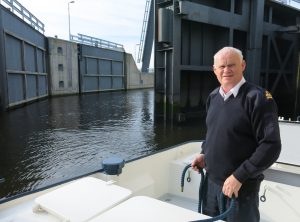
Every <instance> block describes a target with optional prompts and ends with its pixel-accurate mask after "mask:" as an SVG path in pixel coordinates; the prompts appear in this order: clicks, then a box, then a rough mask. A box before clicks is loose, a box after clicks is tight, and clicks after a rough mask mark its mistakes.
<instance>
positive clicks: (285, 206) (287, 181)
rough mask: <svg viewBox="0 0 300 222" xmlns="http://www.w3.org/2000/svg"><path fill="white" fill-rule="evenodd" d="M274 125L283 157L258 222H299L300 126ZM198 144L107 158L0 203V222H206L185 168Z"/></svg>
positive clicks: (272, 171) (263, 193)
mask: <svg viewBox="0 0 300 222" xmlns="http://www.w3.org/2000/svg"><path fill="white" fill-rule="evenodd" d="M279 125H280V133H281V137H282V152H281V155H280V157H279V159H278V161H277V162H276V163H274V164H273V165H272V166H271V167H270V168H269V169H267V170H266V171H265V173H264V174H265V180H264V181H263V182H262V185H261V190H260V200H261V201H260V213H261V221H262V222H277V221H278V222H279V221H280V222H282V221H289V222H293V221H294V222H296V221H300V207H299V204H300V156H299V155H300V152H299V150H298V151H297V149H299V140H298V137H299V135H300V123H299V122H292V121H280V124H279ZM202 142H203V141H188V142H186V143H182V144H178V145H176V146H173V147H169V148H166V149H164V150H162V151H158V152H156V153H154V154H151V155H147V156H144V157H141V158H138V159H135V160H132V161H129V162H126V163H125V164H124V160H122V158H121V157H112V158H108V159H107V160H104V161H103V166H104V169H103V170H101V171H99V172H96V173H93V174H91V175H88V176H84V177H82V178H77V179H75V180H72V181H68V182H65V183H62V184H59V185H56V186H53V187H50V188H47V189H45V190H41V191H37V192H34V193H31V194H29V195H23V196H20V197H18V198H14V199H11V200H9V201H6V202H2V203H1V204H0V221H1V222H15V221H20V222H21V221H22V222H27V221H30V222H37V221H49V222H50V221H64V222H66V221H69V222H73V221H75V222H83V221H89V222H104V221H105V222H116V221H126V222H127V221H128V222H129V221H136V222H137V221H139V222H140V221H143V222H148V221H149V222H150V221H151V222H152V221H156V222H160V221H161V222H167V221H172V222H174V221H175V222H186V221H198V220H199V221H200V220H207V219H208V218H210V217H208V216H206V215H203V214H201V213H198V196H199V195H198V191H199V184H200V182H201V176H200V175H199V174H198V173H197V172H195V171H193V170H191V169H190V168H188V167H187V166H188V165H189V164H190V163H191V161H192V160H193V158H194V156H195V155H196V154H197V153H199V152H200V149H201V144H202ZM297 146H298V147H297ZM184 170H186V171H185V174H186V175H183V172H184ZM181 178H183V179H184V180H183V181H184V189H183V192H182V190H181V188H182V180H181ZM218 221H221V220H218Z"/></svg>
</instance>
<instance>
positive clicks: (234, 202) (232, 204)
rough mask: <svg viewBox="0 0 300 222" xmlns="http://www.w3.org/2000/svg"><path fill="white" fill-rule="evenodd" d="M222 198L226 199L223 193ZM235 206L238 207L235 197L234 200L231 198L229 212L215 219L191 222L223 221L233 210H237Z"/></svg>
mask: <svg viewBox="0 0 300 222" xmlns="http://www.w3.org/2000/svg"><path fill="white" fill-rule="evenodd" d="M221 198H225V195H224V194H223V192H221ZM235 205H236V198H235V196H234V195H233V196H232V198H230V206H229V207H228V208H227V210H226V211H225V212H223V213H221V214H220V215H218V216H215V217H211V218H207V219H201V220H193V221H190V222H213V221H217V220H223V219H224V218H226V217H227V215H228V214H229V213H230V211H232V209H233V208H235Z"/></svg>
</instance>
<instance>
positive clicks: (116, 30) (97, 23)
mask: <svg viewBox="0 0 300 222" xmlns="http://www.w3.org/2000/svg"><path fill="white" fill-rule="evenodd" d="M70 1H71V0H18V2H19V3H21V4H22V5H23V6H24V7H25V8H26V9H27V10H29V11H30V12H31V13H32V14H33V15H34V16H35V17H37V18H38V19H39V20H40V21H41V22H42V23H44V25H45V33H44V34H45V36H49V37H54V36H55V35H57V37H58V38H59V39H65V40H68V39H69V22H68V21H69V20H68V3H69V2H70ZM145 5H146V0H75V2H74V3H70V4H69V6H70V24H71V25H70V28H71V34H73V35H77V34H78V33H80V34H84V35H88V36H92V37H95V38H99V39H104V40H107V41H111V42H116V43H119V44H122V45H124V48H125V51H126V52H127V53H131V54H132V55H133V57H134V58H135V56H136V54H137V52H138V47H139V45H137V44H139V42H140V36H141V31H142V24H143V18H144V11H145Z"/></svg>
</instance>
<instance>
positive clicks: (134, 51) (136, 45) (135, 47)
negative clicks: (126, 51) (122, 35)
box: [134, 43, 140, 63]
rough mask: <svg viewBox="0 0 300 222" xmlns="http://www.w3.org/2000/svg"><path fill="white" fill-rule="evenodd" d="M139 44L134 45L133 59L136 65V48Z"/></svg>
mask: <svg viewBox="0 0 300 222" xmlns="http://www.w3.org/2000/svg"><path fill="white" fill-rule="evenodd" d="M139 45H140V44H138V43H137V44H135V46H134V59H135V62H136V63H137V57H136V47H137V46H139Z"/></svg>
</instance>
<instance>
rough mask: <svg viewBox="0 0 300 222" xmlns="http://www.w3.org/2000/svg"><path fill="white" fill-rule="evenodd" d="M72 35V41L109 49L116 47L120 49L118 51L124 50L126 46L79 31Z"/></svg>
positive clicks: (115, 48)
mask: <svg viewBox="0 0 300 222" xmlns="http://www.w3.org/2000/svg"><path fill="white" fill-rule="evenodd" d="M70 37H71V41H73V42H78V43H82V44H86V45H91V46H96V47H99V48H107V49H114V50H118V51H124V47H123V45H121V44H118V43H115V42H110V41H107V40H103V39H99V38H95V37H92V36H88V35H84V34H79V33H78V34H77V36H76V35H71V36H70Z"/></svg>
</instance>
